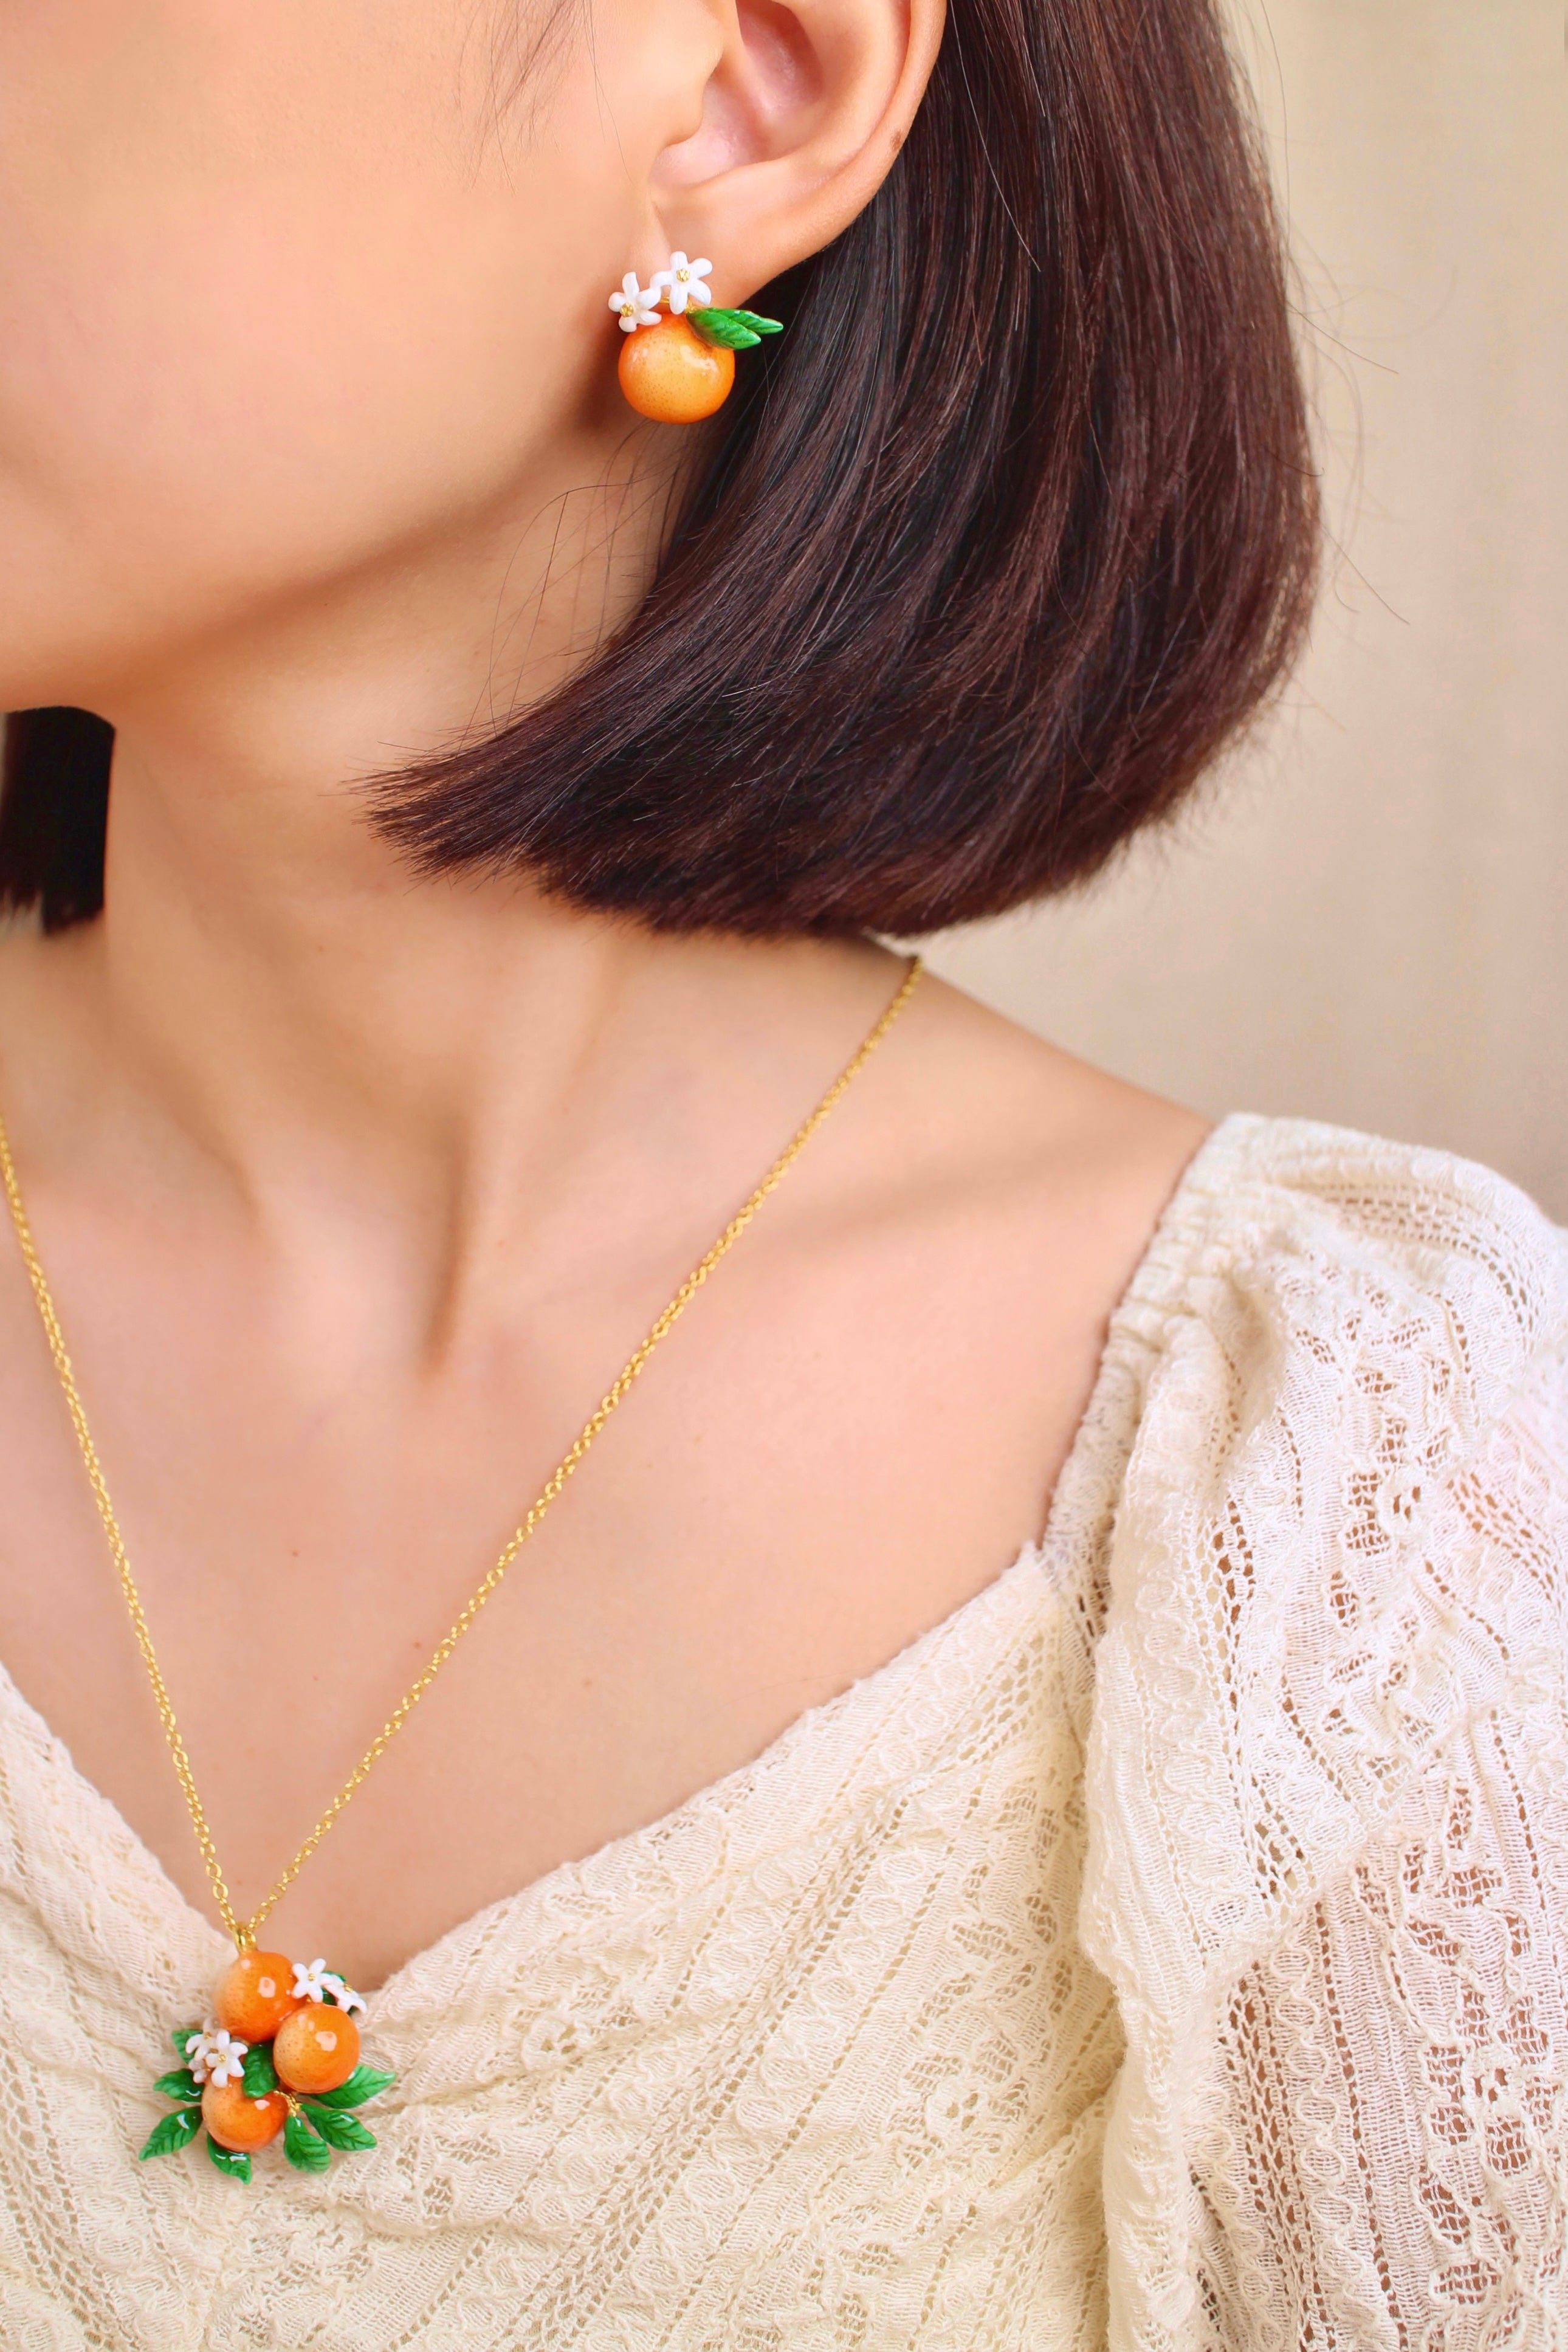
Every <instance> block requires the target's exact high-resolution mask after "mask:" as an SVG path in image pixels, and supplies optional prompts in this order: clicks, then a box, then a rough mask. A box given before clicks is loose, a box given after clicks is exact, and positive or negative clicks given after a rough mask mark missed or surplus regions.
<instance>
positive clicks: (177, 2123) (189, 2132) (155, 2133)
mask: <svg viewBox="0 0 1568 2352" xmlns="http://www.w3.org/2000/svg"><path fill="white" fill-rule="evenodd" d="M201 2120H202V2111H201V2109H200V2107H176V2108H175V2109H174V2114H173V2115H172V2116H164V2117H163V2121H162V2122H161V2123H156V2124H154V2125H153V2128H152V2130H151V2131H150V2132H149V2133H148V2135H147V2145H146V2147H144V2148H143V2149H142V2157H143V2158H147V2157H149V2156H173V2155H174V2154H175V2153H176V2151H177V2150H178V2149H180V2148H182V2147H189V2146H190V2144H191V2142H192V2140H193V2139H195V2136H196V2133H197V2131H198V2130H199V2128H200V2126H201Z"/></svg>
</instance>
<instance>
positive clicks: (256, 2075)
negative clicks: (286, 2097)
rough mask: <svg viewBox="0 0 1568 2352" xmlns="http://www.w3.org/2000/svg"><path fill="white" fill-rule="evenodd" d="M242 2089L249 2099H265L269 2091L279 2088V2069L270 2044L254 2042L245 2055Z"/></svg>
mask: <svg viewBox="0 0 1568 2352" xmlns="http://www.w3.org/2000/svg"><path fill="white" fill-rule="evenodd" d="M239 2080H240V2087H241V2088H242V2089H243V2091H244V2093H245V2095H246V2097H247V2099H264V2098H265V2097H266V2096H267V2094H268V2091H275V2090H276V2089H277V2088H278V2069H277V2067H276V2066H275V2065H274V2064H273V2063H272V2044H271V2042H252V2043H251V2045H250V2047H249V2049H248V2050H247V2052H246V2053H245V2072H244V2074H242V2075H241V2076H240V2078H239Z"/></svg>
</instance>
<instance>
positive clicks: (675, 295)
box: [648, 253, 713, 319]
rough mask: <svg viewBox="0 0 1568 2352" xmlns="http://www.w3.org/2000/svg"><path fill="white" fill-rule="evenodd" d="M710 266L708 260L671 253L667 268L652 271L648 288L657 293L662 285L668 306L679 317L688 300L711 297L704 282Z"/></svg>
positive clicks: (701, 299) (704, 301)
mask: <svg viewBox="0 0 1568 2352" xmlns="http://www.w3.org/2000/svg"><path fill="white" fill-rule="evenodd" d="M712 267H713V264H712V263H711V262H710V261H688V259H687V258H686V256H685V255H684V254H683V253H672V254H671V255H670V257H669V268H668V269H658V270H656V271H655V272H654V280H653V284H652V286H651V287H650V288H649V289H648V290H649V292H650V293H657V292H658V289H659V288H660V287H663V289H665V291H666V292H667V293H668V296H669V307H670V309H671V310H673V311H674V312H675V315H676V317H677V318H678V319H679V316H680V314H681V312H682V311H683V310H685V308H686V306H687V304H688V303H689V302H700V303H708V302H711V300H712V299H713V296H712V294H711V292H710V289H709V288H708V286H707V285H706V283H705V282H704V281H705V280H706V278H707V276H708V272H709V271H710V269H711V268H712Z"/></svg>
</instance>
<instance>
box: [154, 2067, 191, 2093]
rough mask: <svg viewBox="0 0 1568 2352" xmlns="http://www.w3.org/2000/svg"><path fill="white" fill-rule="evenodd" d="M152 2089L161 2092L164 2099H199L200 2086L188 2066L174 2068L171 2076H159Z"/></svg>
mask: <svg viewBox="0 0 1568 2352" xmlns="http://www.w3.org/2000/svg"><path fill="white" fill-rule="evenodd" d="M153 2089H154V2090H155V2091H162V2092H163V2096H164V2097H165V2098H166V2099H199V2098H200V2097H201V2095H202V2086H201V2084H199V2083H198V2082H197V2080H196V2078H195V2075H194V2074H192V2072H191V2070H190V2068H189V2067H188V2066H176V2067H175V2068H174V2072H173V2073H172V2074H160V2075H159V2077H158V2079H157V2081H156V2082H155V2083H154V2084H153Z"/></svg>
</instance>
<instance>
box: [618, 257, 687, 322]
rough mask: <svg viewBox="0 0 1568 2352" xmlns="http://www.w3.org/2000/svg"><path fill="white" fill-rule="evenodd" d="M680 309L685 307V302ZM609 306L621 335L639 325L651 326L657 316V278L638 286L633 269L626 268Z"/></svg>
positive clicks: (635, 272)
mask: <svg viewBox="0 0 1568 2352" xmlns="http://www.w3.org/2000/svg"><path fill="white" fill-rule="evenodd" d="M680 307H681V309H682V310H684V309H685V308H686V305H685V303H684V302H683V303H682V304H681V306H680ZM610 308H611V310H613V311H614V312H615V313H616V317H617V318H618V319H619V320H620V322H621V332H622V334H623V335H631V334H635V333H636V332H637V329H638V328H639V327H651V326H652V325H654V323H655V322H656V320H658V278H655V279H654V281H653V284H652V285H651V286H639V285H638V284H637V271H636V270H635V269H628V270H627V272H626V276H625V277H624V278H622V280H621V284H620V290H619V292H618V293H616V294H612V295H611V297H610Z"/></svg>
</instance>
